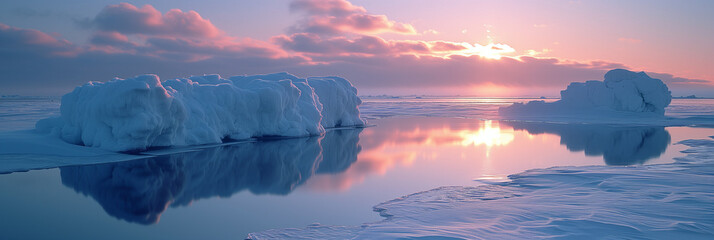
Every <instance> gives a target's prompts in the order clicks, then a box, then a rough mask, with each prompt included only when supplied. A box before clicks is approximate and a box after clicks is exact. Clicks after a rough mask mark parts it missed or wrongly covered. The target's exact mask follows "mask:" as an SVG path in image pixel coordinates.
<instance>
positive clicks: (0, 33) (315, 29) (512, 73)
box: [0, 0, 714, 97]
mask: <svg viewBox="0 0 714 240" xmlns="http://www.w3.org/2000/svg"><path fill="white" fill-rule="evenodd" d="M713 11H714V1H656V0H653V1H608V0H604V1H584V0H583V1H574V0H553V1H508V0H504V1H478V0H443V1H431V0H389V1H384V0H352V1H348V0H241V1H235V0H207V1H201V2H198V1H188V0H175V1H126V2H118V1H103V0H95V1H86V0H85V1H80V0H68V1H48V0H44V1H40V0H23V1H19V0H10V1H2V2H0V94H20V95H53V96H58V95H62V94H64V93H67V92H69V91H71V90H72V89H73V88H74V87H75V86H78V85H81V84H84V83H86V82H88V81H108V80H111V79H113V78H115V77H118V78H130V77H133V76H136V75H141V74H149V73H151V74H157V75H159V76H160V77H161V78H162V79H172V78H179V77H188V76H191V75H202V74H210V73H217V74H221V75H222V76H224V77H229V76H233V75H245V74H260V73H272V72H290V73H292V74H295V75H298V76H301V77H308V76H328V75H330V76H333V75H334V76H342V77H345V78H347V79H349V80H350V81H352V82H353V84H354V85H355V86H356V87H357V88H358V89H359V91H360V94H397V95H405V94H427V95H469V96H482V97H509V96H533V97H535V96H552V97H555V96H558V94H559V91H560V90H562V89H564V88H565V87H566V86H567V84H568V83H570V82H574V81H586V80H602V76H603V74H604V73H605V72H607V71H608V70H611V69H614V68H625V69H630V70H633V71H645V72H647V73H648V74H649V75H650V76H651V77H654V78H659V79H662V80H663V81H664V82H665V83H667V85H668V86H669V87H670V90H671V91H672V93H673V95H674V96H680V95H689V94H697V95H698V96H710V97H714V84H713V81H714V68H712V66H714V65H713V64H712V63H714V47H713V46H712V44H711V43H712V42H714V26H713V25H714V14H711V12H713Z"/></svg>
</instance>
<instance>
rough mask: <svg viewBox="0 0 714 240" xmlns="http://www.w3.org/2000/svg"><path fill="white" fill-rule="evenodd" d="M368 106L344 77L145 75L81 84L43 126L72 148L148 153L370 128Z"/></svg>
mask: <svg viewBox="0 0 714 240" xmlns="http://www.w3.org/2000/svg"><path fill="white" fill-rule="evenodd" d="M361 103H362V101H361V100H360V98H359V97H357V89H356V88H355V87H354V86H353V85H352V84H351V83H350V82H349V81H348V80H346V79H344V78H339V77H311V78H307V79H301V78H298V77H296V76H293V75H290V74H288V73H275V74H267V75H254V76H234V77H231V78H229V79H224V78H221V76H219V75H204V76H193V77H189V78H182V79H172V80H166V81H161V80H160V79H159V77H158V76H156V75H142V76H137V77H135V78H130V79H114V80H111V81H108V82H89V83H87V84H84V85H82V86H79V87H77V88H75V89H74V91H72V92H71V93H68V94H66V95H64V96H63V97H62V104H61V106H60V116H59V117H52V118H46V119H42V120H40V121H38V122H37V124H36V125H35V128H36V130H38V132H42V133H51V134H53V135H56V136H59V137H60V138H61V139H62V140H64V141H66V142H69V143H72V144H77V145H83V146H89V147H96V148H100V149H105V150H110V151H136V150H139V151H141V150H146V149H149V148H152V147H166V146H187V145H200V144H213V143H221V142H223V141H225V140H228V139H247V138H254V137H271V136H285V137H297V136H310V135H320V134H323V133H324V132H325V128H333V127H345V126H363V125H365V120H363V119H362V118H361V117H360V113H359V105H360V104H361Z"/></svg>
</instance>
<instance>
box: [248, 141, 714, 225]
mask: <svg viewBox="0 0 714 240" xmlns="http://www.w3.org/2000/svg"><path fill="white" fill-rule="evenodd" d="M681 144H684V145H687V146H690V147H691V148H690V149H688V150H686V151H684V152H685V153H687V154H688V155H687V156H686V157H683V158H678V159H676V160H677V161H676V162H675V163H671V164H661V165H650V166H636V167H611V166H586V167H554V168H548V169H536V170H529V171H526V172H524V173H520V174H515V175H511V176H509V179H510V181H508V182H504V183H492V184H488V185H483V186H478V187H440V188H437V189H433V190H430V191H426V192H421V193H415V194H411V195H408V196H404V197H401V198H398V199H394V200H391V201H388V202H385V203H382V204H379V205H377V206H375V207H374V210H375V211H377V212H379V213H380V215H382V216H384V217H386V219H385V220H383V221H380V222H375V223H367V224H363V225H361V226H325V225H320V224H313V225H310V226H308V227H307V228H302V229H294V228H292V229H277V230H268V231H264V232H258V233H251V234H250V235H249V238H250V239H533V238H538V239H541V238H557V239H579V238H587V239H711V237H712V236H713V235H714V141H712V140H685V141H682V142H681Z"/></svg>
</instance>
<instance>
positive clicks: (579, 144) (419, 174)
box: [0, 117, 714, 239]
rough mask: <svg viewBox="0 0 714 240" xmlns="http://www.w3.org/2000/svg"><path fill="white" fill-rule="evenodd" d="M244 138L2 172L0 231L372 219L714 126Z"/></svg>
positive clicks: (441, 125)
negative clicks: (405, 200)
mask: <svg viewBox="0 0 714 240" xmlns="http://www.w3.org/2000/svg"><path fill="white" fill-rule="evenodd" d="M371 124H375V126H374V127H369V128H365V129H348V130H333V131H330V132H328V133H327V134H326V135H325V136H322V137H312V138H295V139H284V140H274V141H262V142H247V143H240V144H235V145H230V146H224V147H218V148H210V149H203V150H200V151H194V152H188V153H179V154H172V155H165V156H159V157H156V158H150V159H142V160H134V161H126V162H120V163H111V164H98V165H84V166H71V167H61V168H55V169H47V170H34V171H29V172H16V173H11V174H4V175H0V213H2V215H1V216H0V233H2V235H1V236H0V238H8V239H50V238H51V239H56V238H61V239H128V238H142V239H146V238H150V239H205V238H208V239H216V238H243V237H244V236H246V234H247V233H249V232H255V231H262V230H266V229H273V228H290V227H296V228H301V227H305V226H306V225H308V224H312V223H321V224H328V225H359V224H360V223H364V222H372V221H379V220H381V218H380V217H379V216H378V215H377V214H376V213H374V212H372V211H371V209H372V206H374V205H376V204H378V203H380V202H384V201H387V200H391V199H394V198H397V197H400V196H403V195H406V194H411V193H414V192H419V191H425V190H429V189H432V188H436V187H440V186H450V185H478V184H482V182H483V181H502V180H504V179H505V178H506V176H507V175H509V174H513V173H518V172H522V171H525V170H528V169H533V168H546V167H551V166H581V165H604V164H607V165H613V166H627V165H637V164H659V163H669V162H672V161H673V160H672V159H673V158H674V157H678V156H683V155H684V154H682V153H680V152H679V151H681V150H684V149H685V148H686V147H685V146H682V145H676V144H674V143H677V142H678V141H681V140H684V139H692V138H707V136H710V135H714V129H709V128H689V127H667V128H664V127H624V126H606V125H577V124H569V125H560V124H542V123H517V122H499V121H481V120H475V119H463V118H436V117H394V118H385V119H376V120H372V121H371Z"/></svg>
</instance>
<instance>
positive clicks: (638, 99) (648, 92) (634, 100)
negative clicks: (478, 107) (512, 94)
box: [499, 69, 672, 118]
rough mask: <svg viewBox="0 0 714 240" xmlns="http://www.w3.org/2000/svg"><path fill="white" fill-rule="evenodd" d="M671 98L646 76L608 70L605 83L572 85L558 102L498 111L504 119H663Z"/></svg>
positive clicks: (588, 82) (594, 82) (537, 102)
mask: <svg viewBox="0 0 714 240" xmlns="http://www.w3.org/2000/svg"><path fill="white" fill-rule="evenodd" d="M671 101H672V94H671V92H670V91H669V89H668V88H667V85H665V84H664V83H663V82H662V80H659V79H654V78H651V77H649V76H647V74H646V73H645V72H632V71H628V70H625V69H614V70H610V71H609V72H607V73H606V74H605V80H604V81H594V80H593V81H586V82H584V83H583V82H573V83H570V85H568V87H567V88H566V89H565V90H563V91H561V92H560V100H558V101H555V102H550V103H547V102H545V101H540V100H539V101H530V102H528V103H526V104H523V103H514V104H513V105H511V106H508V107H501V108H499V114H500V115H501V116H505V117H516V118H519V117H532V116H550V117H553V116H588V117H593V116H594V117H596V118H602V117H608V116H647V117H663V116H664V108H665V107H667V106H668V105H669V104H670V102H671Z"/></svg>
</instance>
